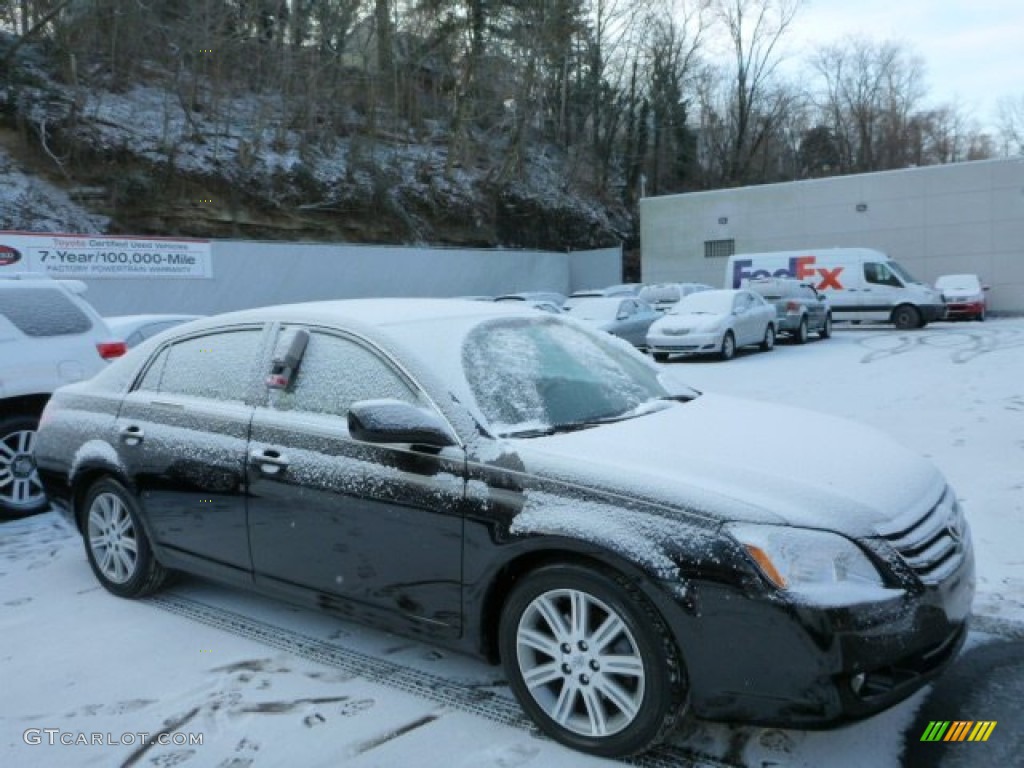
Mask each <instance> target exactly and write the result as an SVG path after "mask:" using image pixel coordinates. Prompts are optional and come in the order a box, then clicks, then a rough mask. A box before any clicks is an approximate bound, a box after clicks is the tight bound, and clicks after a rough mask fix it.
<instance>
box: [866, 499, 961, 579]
mask: <svg viewBox="0 0 1024 768" xmlns="http://www.w3.org/2000/svg"><path fill="white" fill-rule="evenodd" d="M878 532H879V533H880V534H881V535H882V537H883V538H884V539H885V540H886V541H887V542H888V543H889V545H890V546H891V547H892V548H893V549H894V550H896V552H898V553H899V555H900V557H901V558H903V561H904V562H905V563H906V564H907V565H908V566H909V567H910V568H911V570H913V571H914V573H916V574H917V576H918V578H920V579H921V581H922V582H924V583H925V584H938V583H939V582H941V581H942V580H944V579H945V578H946V577H948V576H949V575H950V574H951V573H953V571H955V570H956V569H957V567H958V566H959V565H960V563H961V561H962V560H963V554H964V548H965V547H966V546H967V545H968V543H969V542H968V540H967V538H968V536H969V531H968V528H967V522H966V520H965V519H964V514H963V511H962V510H961V509H960V505H959V504H958V503H957V500H956V497H955V496H954V495H953V491H952V490H951V489H950V488H946V492H945V493H944V494H943V495H942V498H941V499H939V502H938V503H937V504H936V505H935V506H933V507H932V508H931V509H929V510H928V511H927V512H926V513H925V514H924V515H922V516H921V517H919V518H917V519H914V520H909V521H908V520H906V519H905V517H904V518H898V519H896V520H895V521H893V522H892V523H890V524H888V525H886V526H885V527H884V528H879V529H878Z"/></svg>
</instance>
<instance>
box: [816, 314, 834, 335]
mask: <svg viewBox="0 0 1024 768" xmlns="http://www.w3.org/2000/svg"><path fill="white" fill-rule="evenodd" d="M831 336H832V315H825V324H824V325H823V326H821V330H820V331H818V338H821V339H827V338H830V337H831Z"/></svg>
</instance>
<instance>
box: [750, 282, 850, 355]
mask: <svg viewBox="0 0 1024 768" xmlns="http://www.w3.org/2000/svg"><path fill="white" fill-rule="evenodd" d="M743 287H744V288H746V289H747V290H749V291H753V292H754V293H756V294H759V295H760V296H761V297H763V298H764V300H765V301H767V302H768V303H769V304H772V305H774V306H775V316H776V322H777V323H778V326H777V329H778V332H779V333H785V334H787V335H788V336H791V337H792V338H793V340H794V341H795V342H796V343H797V344H806V343H807V339H808V338H809V336H810V334H811V333H817V334H818V336H820V337H821V338H823V339H827V338H829V337H830V336H831V335H832V307H831V305H830V304H829V301H828V298H826V296H825V294H823V293H818V291H817V290H816V289H815V288H814V286H813V285H811V284H809V283H805V282H803V281H801V280H794V279H793V278H789V277H758V278H753V279H751V280H744V281H743Z"/></svg>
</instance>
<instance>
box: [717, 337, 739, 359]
mask: <svg viewBox="0 0 1024 768" xmlns="http://www.w3.org/2000/svg"><path fill="white" fill-rule="evenodd" d="M735 355H736V337H735V336H733V335H732V331H726V332H725V336H723V337H722V348H721V349H720V350H719V352H718V356H719V357H720V358H722V359H723V360H732V359H733V357H734V356H735Z"/></svg>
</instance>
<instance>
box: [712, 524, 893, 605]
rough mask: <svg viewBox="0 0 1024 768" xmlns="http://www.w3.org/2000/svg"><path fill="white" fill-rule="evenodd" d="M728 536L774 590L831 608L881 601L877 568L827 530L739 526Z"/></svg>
mask: <svg viewBox="0 0 1024 768" xmlns="http://www.w3.org/2000/svg"><path fill="white" fill-rule="evenodd" d="M727 530H728V532H729V534H730V535H731V536H732V537H733V538H734V539H735V540H736V541H737V542H739V544H740V546H741V547H743V549H744V550H745V551H746V553H747V554H748V555H749V556H750V559H751V560H753V561H754V563H755V564H756V565H757V567H758V569H759V570H760V571H761V573H763V574H764V576H765V578H767V579H768V580H769V581H770V582H771V583H772V584H774V585H775V586H776V587H778V588H779V589H782V590H785V591H786V592H789V593H791V594H793V595H794V596H801V597H804V598H806V599H811V600H814V601H816V602H827V603H830V604H833V603H837V602H841V603H846V602H860V601H864V600H871V599H876V600H877V599H884V598H886V597H891V596H893V595H894V594H899V593H900V592H901V591H902V590H888V589H885V586H884V583H883V581H882V577H881V575H880V574H879V573H878V569H877V568H875V566H874V564H872V562H871V561H870V560H869V559H868V557H867V555H865V554H864V552H863V551H862V550H861V549H860V548H859V547H858V546H857V545H856V544H854V543H853V542H852V541H850V540H849V539H846V538H843V537H842V536H839V535H838V534H835V533H829V532H828V531H814V530H810V529H807V528H785V527H781V526H775V525H751V524H744V523H738V524H734V525H730V526H728V527H727Z"/></svg>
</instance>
